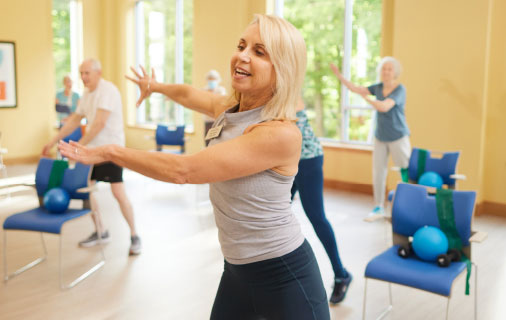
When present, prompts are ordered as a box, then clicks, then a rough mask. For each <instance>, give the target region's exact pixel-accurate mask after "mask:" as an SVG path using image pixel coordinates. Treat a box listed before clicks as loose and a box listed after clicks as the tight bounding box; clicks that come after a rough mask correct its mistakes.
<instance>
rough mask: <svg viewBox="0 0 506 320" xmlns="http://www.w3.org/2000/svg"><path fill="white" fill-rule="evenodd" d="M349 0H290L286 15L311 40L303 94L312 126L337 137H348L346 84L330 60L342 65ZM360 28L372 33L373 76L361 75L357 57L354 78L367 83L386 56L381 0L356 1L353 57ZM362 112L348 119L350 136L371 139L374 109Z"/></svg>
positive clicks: (321, 133) (370, 62) (369, 68)
mask: <svg viewBox="0 0 506 320" xmlns="http://www.w3.org/2000/svg"><path fill="white" fill-rule="evenodd" d="M344 5H345V4H344V0H285V2H284V10H283V11H284V16H285V18H286V19H287V20H288V21H290V22H291V23H292V24H293V25H294V26H295V27H296V28H297V29H299V31H300V32H301V33H302V36H303V37H304V39H305V41H306V46H307V60H308V67H307V73H306V78H305V81H304V92H303V96H304V101H305V103H306V108H307V110H308V117H309V118H310V121H311V125H312V126H313V129H314V130H315V132H316V134H317V135H318V136H323V137H327V138H332V139H337V140H342V137H341V128H340V127H341V117H342V113H341V85H340V83H339V81H338V80H337V78H336V77H335V76H334V75H333V74H332V71H331V70H330V67H329V64H330V63H334V64H336V65H337V66H338V67H339V68H340V69H341V70H342V60H343V55H344V13H345V11H344V10H345V8H344ZM359 28H362V29H363V30H364V31H365V33H366V34H367V37H368V45H367V50H368V52H369V55H368V57H367V67H366V70H367V75H366V77H364V78H358V76H357V75H356V72H355V69H354V66H353V59H352V68H351V70H352V74H351V81H352V82H354V83H357V84H360V85H366V84H370V83H371V82H373V81H374V79H375V78H376V70H375V69H376V65H377V63H378V61H379V55H380V36H381V0H355V1H354V10H353V28H352V30H353V31H352V38H353V45H352V57H353V58H354V57H355V56H356V55H357V33H358V29H359ZM351 95H353V94H350V96H351ZM353 98H355V97H353ZM358 98H360V97H358ZM362 104H363V103H362ZM361 114H362V115H361V116H357V117H354V116H352V117H350V118H349V119H348V123H349V127H348V135H349V138H350V140H359V141H366V140H367V136H368V132H369V128H370V125H371V115H372V112H371V111H367V112H361Z"/></svg>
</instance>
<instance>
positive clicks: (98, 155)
mask: <svg viewBox="0 0 506 320" xmlns="http://www.w3.org/2000/svg"><path fill="white" fill-rule="evenodd" d="M110 147H112V146H109V145H105V146H100V147H96V148H89V147H85V146H83V145H82V144H79V143H77V142H75V141H70V142H69V143H66V142H65V141H63V140H60V142H58V149H59V150H60V153H61V154H62V155H63V156H65V157H67V158H69V159H70V160H74V161H77V162H81V163H84V164H95V163H101V162H105V161H108V159H107V157H106V154H107V148H110Z"/></svg>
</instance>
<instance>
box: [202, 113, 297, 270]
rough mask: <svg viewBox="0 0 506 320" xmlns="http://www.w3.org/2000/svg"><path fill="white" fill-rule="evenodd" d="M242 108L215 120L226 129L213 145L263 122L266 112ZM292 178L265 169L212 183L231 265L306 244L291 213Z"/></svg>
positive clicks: (274, 255)
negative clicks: (241, 110) (242, 109)
mask: <svg viewBox="0 0 506 320" xmlns="http://www.w3.org/2000/svg"><path fill="white" fill-rule="evenodd" d="M238 109H239V107H238V106H236V107H234V108H231V109H229V110H227V111H225V112H223V113H222V114H221V115H220V116H219V117H218V118H217V119H216V121H215V122H214V124H213V127H217V126H220V125H223V128H222V129H221V133H220V135H219V136H218V137H217V138H214V139H212V140H211V141H210V143H209V146H212V145H215V144H218V143H221V142H224V141H227V140H230V139H233V138H235V137H238V136H240V135H242V134H243V132H244V130H245V129H246V128H247V127H248V126H250V125H252V124H256V123H260V122H262V119H261V113H262V109H263V108H256V109H253V110H248V111H244V112H238V113H237V112H236V111H237V110H238ZM258 156H259V157H261V156H262V155H258ZM293 179H294V176H283V175H281V174H279V173H277V172H275V171H273V170H266V171H262V172H259V173H255V174H253V175H250V176H247V177H242V178H237V179H232V180H228V181H222V182H214V183H211V184H210V189H209V196H210V199H211V202H212V204H213V208H214V217H215V220H216V225H217V226H218V237H219V240H220V244H221V250H222V252H223V255H224V256H225V259H226V260H227V261H228V262H229V263H232V264H246V263H252V262H257V261H262V260H267V259H272V258H277V257H280V256H283V255H285V254H287V253H290V252H292V251H293V250H295V249H297V248H298V247H299V246H300V245H302V243H303V242H304V236H303V235H302V231H301V229H300V225H299V222H298V221H297V219H296V218H295V216H294V215H293V213H292V210H291V201H290V189H291V187H292V183H293Z"/></svg>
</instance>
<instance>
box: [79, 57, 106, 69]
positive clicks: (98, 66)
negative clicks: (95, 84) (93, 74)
mask: <svg viewBox="0 0 506 320" xmlns="http://www.w3.org/2000/svg"><path fill="white" fill-rule="evenodd" d="M85 62H89V63H91V68H92V69H93V70H95V71H101V70H102V64H101V63H100V61H98V60H97V59H94V58H90V59H86V60H84V61H83V63H85Z"/></svg>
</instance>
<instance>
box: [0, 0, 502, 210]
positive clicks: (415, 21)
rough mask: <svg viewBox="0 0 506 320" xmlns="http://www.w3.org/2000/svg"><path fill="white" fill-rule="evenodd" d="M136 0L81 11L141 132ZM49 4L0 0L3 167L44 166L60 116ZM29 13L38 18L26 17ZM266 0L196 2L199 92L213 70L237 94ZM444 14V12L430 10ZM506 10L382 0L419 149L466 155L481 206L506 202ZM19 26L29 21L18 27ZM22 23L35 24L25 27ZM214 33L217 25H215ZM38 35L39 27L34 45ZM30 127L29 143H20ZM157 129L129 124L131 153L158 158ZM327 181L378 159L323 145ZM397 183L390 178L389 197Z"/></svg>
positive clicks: (102, 0)
mask: <svg viewBox="0 0 506 320" xmlns="http://www.w3.org/2000/svg"><path fill="white" fill-rule="evenodd" d="M134 3H135V1H134V0H86V1H82V4H83V27H84V34H83V41H84V57H85V58H88V57H96V58H98V59H100V60H101V61H102V64H103V75H104V78H106V79H108V80H110V81H112V82H113V83H115V84H116V85H117V86H118V88H119V89H120V91H121V92H122V97H123V103H124V113H125V124H126V125H127V124H133V123H134V114H135V108H134V102H135V91H134V90H133V89H134V86H133V85H132V84H130V83H128V82H127V81H126V80H125V78H124V74H125V73H126V72H128V66H130V65H133V62H134V49H133V48H134V45H133V41H134V31H133V8H134ZM51 5H52V1H51V0H40V1H30V0H19V1H0V39H1V40H12V41H15V42H16V49H17V76H18V107H17V108H15V109H0V130H1V131H2V132H3V141H2V144H3V146H4V147H6V148H8V149H9V153H8V155H7V156H6V159H7V160H9V159H11V160H19V159H23V158H34V157H36V156H37V155H38V154H39V152H40V150H41V148H42V146H43V145H44V143H45V142H46V141H47V140H48V139H49V136H50V135H51V134H53V132H52V125H53V123H52V122H53V119H55V115H54V108H53V101H54V92H55V88H54V85H53V83H54V79H53V77H54V75H53V69H54V68H53V57H52V31H51ZM27 7H30V10H26V8H27ZM266 7H267V6H266V1H260V0H243V1H237V0H216V1H207V0H194V26H193V30H194V31H193V32H194V33H193V38H194V43H193V53H194V56H193V74H192V78H193V84H194V85H195V86H197V87H203V86H204V85H205V82H204V81H205V80H204V77H205V74H206V73H207V71H208V70H209V69H217V70H218V71H219V72H220V73H221V75H222V77H223V85H224V86H225V87H226V88H227V89H229V90H230V88H229V86H230V76H229V59H230V56H231V54H232V52H233V51H234V50H235V45H236V41H237V39H238V37H239V36H240V34H241V32H242V30H243V29H244V28H245V27H246V26H247V24H248V23H249V22H250V21H251V19H252V18H253V13H256V12H265V11H266ZM434 8H437V10H434ZM502 12H506V3H505V2H504V1H497V0H495V1H494V0H484V1H464V2H462V1H456V0H452V1H438V0H427V1H423V2H420V1H414V0H405V1H404V0H403V1H395V0H384V12H383V19H384V20H385V21H384V25H383V30H382V37H383V39H382V53H383V54H391V55H394V56H396V57H397V58H399V59H400V61H401V62H402V64H403V66H404V73H403V75H402V78H401V81H402V82H403V83H404V84H405V85H406V87H407V89H408V103H407V108H406V113H407V118H408V123H409V126H410V128H411V131H412V137H411V140H412V144H413V145H414V146H419V147H424V148H428V149H435V150H455V149H456V150H461V151H462V156H461V161H460V164H459V170H458V171H459V172H461V173H464V174H466V175H467V176H468V180H466V181H464V182H463V183H461V184H460V189H472V190H477V191H478V192H479V199H480V200H484V201H489V202H496V203H503V204H506V199H505V197H504V192H503V190H502V189H503V188H502V185H503V181H506V150H505V148H504V147H503V145H504V141H505V140H506V129H505V126H504V125H503V123H504V122H505V120H506V119H505V118H506V111H505V109H504V105H505V102H506V94H505V92H506V88H505V86H506V81H505V80H506V79H505V77H506V62H505V61H504V56H506V42H505V41H504V40H503V39H504V38H505V37H506V22H505V20H504V19H502V16H501V13H502ZM20 17H23V18H22V19H20ZM26 21H30V24H27V23H26ZM210 26H212V27H210ZM33 30H37V35H36V36H34V33H33ZM194 120H195V133H193V134H191V135H189V138H190V140H189V142H188V150H189V152H195V151H198V150H200V149H201V148H202V146H203V123H202V119H201V117H200V116H199V115H195V117H194ZM22 128H25V130H28V131H29V132H30V133H29V134H19V132H20V130H21V129H22ZM152 134H153V130H152V129H145V128H144V129H143V128H138V127H135V126H127V129H126V137H127V145H128V146H130V147H135V148H140V149H152V148H153V143H152V142H149V141H146V140H145V136H146V135H152ZM324 171H325V178H326V179H327V180H337V181H342V182H348V183H358V184H370V183H371V152H370V151H356V150H348V149H346V148H331V147H325V164H324ZM397 180H398V177H397V175H395V174H391V175H390V177H389V181H388V186H389V188H393V187H394V186H395V183H396V182H397Z"/></svg>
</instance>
